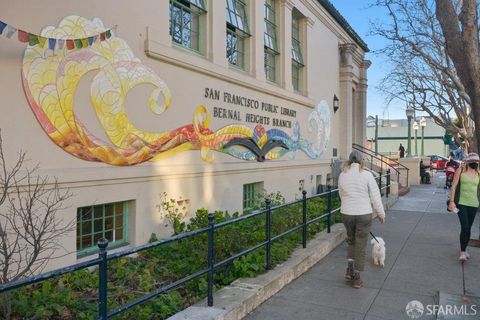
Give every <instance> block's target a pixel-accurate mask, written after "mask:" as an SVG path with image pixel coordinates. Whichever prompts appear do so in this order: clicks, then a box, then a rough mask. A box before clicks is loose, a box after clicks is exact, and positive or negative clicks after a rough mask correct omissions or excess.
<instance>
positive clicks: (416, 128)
mask: <svg viewBox="0 0 480 320" xmlns="http://www.w3.org/2000/svg"><path fill="white" fill-rule="evenodd" d="M413 130H414V131H415V157H418V147H417V132H418V122H417V121H413Z"/></svg>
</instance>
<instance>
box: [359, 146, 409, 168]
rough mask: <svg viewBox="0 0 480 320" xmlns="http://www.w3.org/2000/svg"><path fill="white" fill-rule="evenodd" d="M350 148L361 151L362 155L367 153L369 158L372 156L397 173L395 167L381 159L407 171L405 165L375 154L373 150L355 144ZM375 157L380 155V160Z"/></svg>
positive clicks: (377, 153)
mask: <svg viewBox="0 0 480 320" xmlns="http://www.w3.org/2000/svg"><path fill="white" fill-rule="evenodd" d="M352 148H354V149H356V150H358V151H361V152H363V153H367V154H368V155H369V156H373V157H374V158H375V159H377V160H380V161H381V162H382V163H385V164H387V165H388V166H390V167H392V169H394V170H395V171H397V172H398V170H397V169H396V168H395V167H393V166H392V165H390V164H389V163H387V162H386V161H384V160H383V158H387V159H388V161H389V162H393V163H395V164H397V165H398V166H400V167H402V168H403V169H406V170H409V169H408V168H407V167H406V166H405V165H403V164H401V163H400V162H398V161H397V160H393V159H392V158H389V157H387V156H384V155H382V154H381V153H379V152H375V151H373V150H370V149H368V148H365V147H364V146H361V145H359V144H356V143H354V144H352ZM376 155H380V159H379V158H378V157H377V156H376Z"/></svg>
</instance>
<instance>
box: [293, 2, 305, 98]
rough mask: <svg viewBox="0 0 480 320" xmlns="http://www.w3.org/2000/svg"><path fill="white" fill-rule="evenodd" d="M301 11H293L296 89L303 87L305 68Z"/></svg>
mask: <svg viewBox="0 0 480 320" xmlns="http://www.w3.org/2000/svg"><path fill="white" fill-rule="evenodd" d="M300 20H301V16H300V15H299V13H297V12H295V11H293V12H292V84H293V89H294V90H295V91H300V90H301V89H302V72H303V68H304V66H305V65H304V62H303V55H302V42H301V36H300V34H301V33H300Z"/></svg>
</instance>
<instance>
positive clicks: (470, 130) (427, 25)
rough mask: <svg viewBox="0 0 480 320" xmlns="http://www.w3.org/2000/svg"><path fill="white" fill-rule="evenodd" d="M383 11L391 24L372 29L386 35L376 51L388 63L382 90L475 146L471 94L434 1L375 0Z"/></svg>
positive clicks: (383, 35) (376, 25) (377, 33)
mask: <svg viewBox="0 0 480 320" xmlns="http://www.w3.org/2000/svg"><path fill="white" fill-rule="evenodd" d="M376 5H377V6H381V7H383V8H385V9H386V10H387V12H388V13H389V16H390V18H391V19H390V23H389V24H380V23H376V24H374V26H373V29H372V30H373V33H374V34H376V35H380V36H382V37H384V38H385V39H387V40H389V42H388V43H389V44H388V45H387V46H386V47H385V48H383V49H382V50H380V51H379V52H378V53H380V54H382V55H384V56H386V57H387V58H388V60H389V62H390V63H391V65H392V69H391V72H390V73H389V74H388V75H386V77H385V79H384V81H382V85H381V86H380V89H381V90H382V91H384V92H386V93H387V95H388V99H389V100H390V101H391V100H401V101H404V102H405V103H406V104H411V105H412V106H413V107H414V108H415V109H416V110H418V111H423V112H426V113H427V114H428V115H429V116H430V117H431V118H432V119H433V120H434V121H435V123H437V124H438V125H439V126H441V127H443V128H445V129H446V130H447V131H448V132H450V133H452V134H453V136H454V137H455V138H457V142H458V143H460V140H467V141H469V142H470V145H472V146H474V147H475V148H476V145H477V143H476V135H475V126H474V123H473V121H472V118H471V112H470V111H471V108H470V96H469V94H468V92H467V91H466V90H465V87H464V85H463V83H462V81H461V80H460V78H459V76H458V75H457V71H456V68H455V66H454V64H453V63H452V60H451V59H450V57H449V55H448V54H447V50H446V47H445V39H444V37H443V34H442V31H441V27H440V24H439V22H438V20H437V18H436V16H435V5H434V2H433V1H432V0H377V1H376Z"/></svg>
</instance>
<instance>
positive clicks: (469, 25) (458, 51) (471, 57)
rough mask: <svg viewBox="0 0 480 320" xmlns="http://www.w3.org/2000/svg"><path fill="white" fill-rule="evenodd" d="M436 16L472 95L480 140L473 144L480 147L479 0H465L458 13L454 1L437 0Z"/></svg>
mask: <svg viewBox="0 0 480 320" xmlns="http://www.w3.org/2000/svg"><path fill="white" fill-rule="evenodd" d="M435 3H436V16H437V19H438V21H439V22H440V26H441V28H442V32H443V35H444V37H445V43H446V48H447V53H448V56H449V57H450V58H451V59H452V61H453V64H454V65H455V69H456V71H457V74H458V76H459V77H460V80H461V81H462V83H463V85H464V87H465V91H466V92H467V93H468V95H469V96H470V106H471V111H472V113H471V114H472V118H473V121H474V123H475V128H476V130H475V136H476V142H477V143H475V144H474V145H471V146H470V148H469V149H470V150H472V151H473V150H474V152H476V151H478V150H479V149H480V147H479V142H480V54H479V50H480V49H479V38H478V16H477V5H478V3H477V1H476V0H463V2H462V9H461V12H460V14H457V11H456V10H455V7H454V4H453V3H452V0H435Z"/></svg>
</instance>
